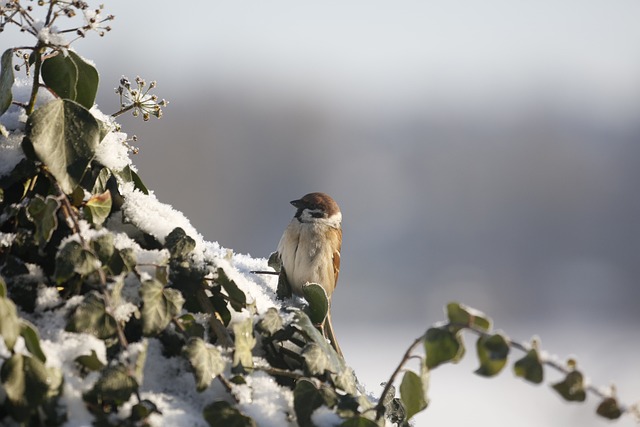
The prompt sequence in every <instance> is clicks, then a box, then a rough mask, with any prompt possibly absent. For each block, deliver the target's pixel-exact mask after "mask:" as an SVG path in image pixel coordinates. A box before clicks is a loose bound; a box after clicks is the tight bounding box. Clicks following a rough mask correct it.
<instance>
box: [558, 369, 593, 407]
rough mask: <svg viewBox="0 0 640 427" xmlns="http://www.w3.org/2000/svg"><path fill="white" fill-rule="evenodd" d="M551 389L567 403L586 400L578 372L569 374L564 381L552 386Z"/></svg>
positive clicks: (582, 382) (582, 380) (581, 378)
mask: <svg viewBox="0 0 640 427" xmlns="http://www.w3.org/2000/svg"><path fill="white" fill-rule="evenodd" d="M552 387H553V389H554V390H555V391H557V392H558V393H559V394H560V396H562V397H563V398H564V399H565V400H567V401H569V402H584V400H585V399H586V398H587V394H586V392H585V390H584V379H583V377H582V373H581V372H580V371H571V372H569V373H568V374H567V376H566V377H565V379H564V380H562V381H560V382H558V383H555V384H553V385H552Z"/></svg>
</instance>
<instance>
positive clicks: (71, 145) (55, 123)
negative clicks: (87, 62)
mask: <svg viewBox="0 0 640 427" xmlns="http://www.w3.org/2000/svg"><path fill="white" fill-rule="evenodd" d="M99 142H100V129H99V126H98V121H97V120H96V119H95V118H94V117H93V115H92V114H91V113H90V112H89V110H87V109H86V108H84V107H83V106H81V105H80V104H76V103H75V102H73V101H69V100H66V99H57V100H54V101H51V102H49V103H48V104H45V105H43V106H41V107H40V108H38V109H37V110H35V111H34V112H33V113H32V114H31V115H30V116H29V119H28V120H27V125H26V128H25V138H24V139H23V140H22V148H23V150H24V152H25V153H33V154H35V155H36V157H37V158H38V159H39V160H40V161H41V162H42V163H44V164H45V165H46V166H47V168H48V169H49V171H50V172H51V174H52V175H53V176H54V177H55V178H56V180H57V181H58V184H60V188H62V191H64V192H65V193H66V194H71V193H73V190H74V189H75V187H76V186H77V185H78V184H79V183H80V181H81V180H82V177H83V176H84V174H85V171H86V169H87V166H89V163H90V162H91V160H92V159H93V157H94V155H95V150H96V147H97V146H98V143H99Z"/></svg>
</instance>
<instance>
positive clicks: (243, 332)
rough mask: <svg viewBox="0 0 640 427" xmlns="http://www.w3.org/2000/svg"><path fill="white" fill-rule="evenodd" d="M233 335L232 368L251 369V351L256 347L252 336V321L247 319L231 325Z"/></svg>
mask: <svg viewBox="0 0 640 427" xmlns="http://www.w3.org/2000/svg"><path fill="white" fill-rule="evenodd" d="M233 333H234V334H235V340H234V341H235V350H234V352H233V367H234V368H237V367H241V368H244V369H246V368H253V354H252V353H251V350H253V347H255V345H256V339H255V337H254V336H253V321H252V320H251V318H250V317H249V318H247V319H245V320H243V321H241V322H237V323H235V324H234V325H233Z"/></svg>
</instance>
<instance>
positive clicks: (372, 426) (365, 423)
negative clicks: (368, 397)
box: [340, 415, 378, 427]
mask: <svg viewBox="0 0 640 427" xmlns="http://www.w3.org/2000/svg"><path fill="white" fill-rule="evenodd" d="M340 427H378V424H376V423H375V421H371V420H370V419H368V418H365V417H363V416H361V415H358V416H355V417H353V418H349V419H348V420H346V421H344V422H343V423H342V424H340Z"/></svg>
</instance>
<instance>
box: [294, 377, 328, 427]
mask: <svg viewBox="0 0 640 427" xmlns="http://www.w3.org/2000/svg"><path fill="white" fill-rule="evenodd" d="M324 404H325V400H324V398H323V396H322V394H321V393H320V391H319V390H318V388H317V387H316V386H315V385H314V384H313V383H312V382H311V381H310V380H308V379H305V378H302V379H299V380H298V382H297V383H296V387H295V388H294V389H293V409H294V410H295V412H296V417H297V418H298V425H299V426H300V427H315V425H314V424H313V423H312V422H311V415H312V414H313V412H314V411H315V410H316V409H318V408H319V407H320V406H322V405H324Z"/></svg>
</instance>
